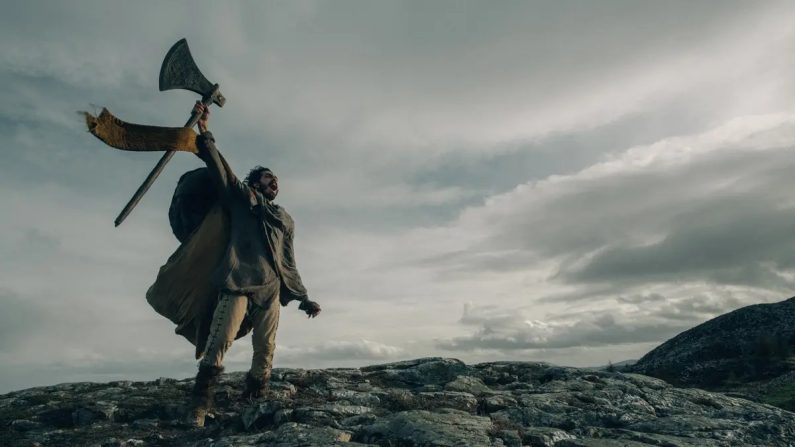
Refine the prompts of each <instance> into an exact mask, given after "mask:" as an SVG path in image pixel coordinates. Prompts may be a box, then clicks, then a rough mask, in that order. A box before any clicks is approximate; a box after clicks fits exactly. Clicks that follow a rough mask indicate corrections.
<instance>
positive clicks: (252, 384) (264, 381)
mask: <svg viewBox="0 0 795 447" xmlns="http://www.w3.org/2000/svg"><path fill="white" fill-rule="evenodd" d="M270 376H271V375H270V372H268V373H267V374H265V375H264V376H262V377H254V376H253V375H252V374H251V371H249V372H247V373H246V387H245V388H244V389H243V394H241V395H240V399H242V400H247V399H259V398H260V397H263V396H265V394H267V392H268V382H270Z"/></svg>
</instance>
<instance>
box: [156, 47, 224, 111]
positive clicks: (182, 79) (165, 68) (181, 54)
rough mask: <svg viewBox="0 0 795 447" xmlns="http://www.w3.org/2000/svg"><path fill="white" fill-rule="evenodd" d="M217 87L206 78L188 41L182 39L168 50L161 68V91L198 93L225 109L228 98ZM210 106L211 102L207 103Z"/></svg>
mask: <svg viewBox="0 0 795 447" xmlns="http://www.w3.org/2000/svg"><path fill="white" fill-rule="evenodd" d="M215 87H216V86H215V85H214V84H212V83H211V82H210V81H208V80H207V78H205V77H204V75H203V74H202V72H201V71H199V67H197V66H196V62H194V61H193V57H192V56H191V55H190V48H188V41H187V40H185V39H181V40H180V41H179V42H177V43H175V44H174V46H172V47H171V49H170V50H168V53H167V54H166V58H165V59H163V65H162V66H161V67H160V91H161V92H162V91H165V90H173V89H178V88H181V89H185V90H190V91H193V92H196V93H198V94H200V95H201V96H202V98H204V99H205V100H206V99H212V102H214V103H215V104H218V107H223V106H224V103H225V102H226V98H224V95H222V94H221V92H219V91H218V89H217V88H215ZM207 103H208V104H209V102H207Z"/></svg>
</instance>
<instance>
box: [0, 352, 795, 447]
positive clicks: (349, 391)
mask: <svg viewBox="0 0 795 447" xmlns="http://www.w3.org/2000/svg"><path fill="white" fill-rule="evenodd" d="M242 381H243V374H242V373H231V374H226V375H224V376H223V378H222V381H221V385H220V386H219V388H218V392H217V395H216V400H217V409H216V412H215V415H214V417H213V418H212V419H209V420H208V426H207V427H206V428H204V429H192V428H188V427H185V426H184V425H182V423H181V420H182V417H183V415H184V412H185V408H184V403H185V398H186V396H187V394H188V390H189V389H190V387H191V385H192V380H191V379H186V380H174V379H160V380H157V381H153V382H112V383H107V384H97V383H73V384H64V385H56V386H49V387H40V388H32V389H28V390H22V391H17V392H13V393H9V394H6V395H2V396H0V423H1V424H2V425H1V427H2V428H0V445H4V446H6V445H8V446H35V445H41V446H83V445H85V446H107V447H110V446H186V447H187V446H194V447H211V446H214V447H221V446H284V447H290V446H360V445H376V446H440V447H441V446H520V445H530V446H555V447H575V446H580V447H612V446H627V447H632V446H635V447H640V446H669V447H676V446H768V447H773V446H791V445H793V442H795V413H790V412H787V411H784V410H781V409H779V408H776V407H772V406H768V405H763V404H758V403H754V402H750V401H747V400H743V399H740V398H736V397H729V396H725V395H722V394H717V393H710V392H706V391H702V390H698V389H679V388H675V387H672V386H671V385H669V384H667V383H666V382H663V381H661V380H658V379H654V378H650V377H646V376H642V375H638V374H624V373H618V372H608V371H596V370H588V369H577V368H564V367H558V366H553V365H549V364H544V363H529V362H496V363H484V364H478V365H472V366H468V365H465V364H463V363H461V362H460V361H458V360H454V359H444V358H426V359H419V360H412V361H405V362H398V363H391V364H385V365H377V366H371V367H365V368H354V369H326V370H302V369H278V370H275V371H274V374H273V382H272V386H271V391H270V396H269V398H268V399H263V400H259V401H255V402H239V401H238V399H237V398H238V395H239V393H240V390H241V389H242Z"/></svg>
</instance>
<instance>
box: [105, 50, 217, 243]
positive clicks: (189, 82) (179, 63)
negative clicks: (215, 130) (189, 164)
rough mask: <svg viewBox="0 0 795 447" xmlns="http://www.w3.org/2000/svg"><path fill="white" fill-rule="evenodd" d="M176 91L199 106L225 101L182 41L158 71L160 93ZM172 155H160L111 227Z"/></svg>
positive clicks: (195, 117)
mask: <svg viewBox="0 0 795 447" xmlns="http://www.w3.org/2000/svg"><path fill="white" fill-rule="evenodd" d="M178 88H181V89H185V90H190V91H192V92H196V93H198V94H199V95H201V97H202V103H203V104H204V105H205V106H209V105H210V104H212V103H215V104H217V105H218V107H223V106H224V103H226V98H224V95H222V94H221V92H220V90H219V88H218V84H212V83H211V82H210V81H208V80H207V78H205V77H204V75H203V74H202V72H201V71H200V70H199V67H197V66H196V62H194V61H193V57H192V56H191V55H190V49H189V48H188V41H186V40H185V39H181V40H180V41H179V42H177V43H175V44H174V45H173V46H172V47H171V49H170V50H168V53H166V58H165V59H163V65H162V66H161V67H160V91H161V92H162V91H166V90H174V89H178ZM199 118H200V114H199V113H196V112H195V111H192V112H191V114H190V118H189V119H188V121H187V122H186V123H185V126H183V127H188V128H190V127H193V126H195V125H196V123H197V122H198V121H199ZM174 152H175V151H171V150H170V151H166V153H165V154H163V156H162V157H161V158H160V161H158V162H157V164H156V165H155V167H154V169H152V172H150V173H149V175H148V176H147V177H146V180H144V182H143V183H142V184H141V186H140V187H138V190H137V191H135V194H133V196H132V198H131V199H130V201H129V202H127V205H125V206H124V209H123V210H122V211H121V213H119V216H118V217H116V220H115V221H114V223H115V224H116V226H117V227H118V226H119V225H121V223H122V222H124V219H125V218H127V216H128V215H129V214H130V212H132V210H133V208H135V205H137V204H138V202H139V201H140V200H141V197H143V195H144V194H146V191H148V190H149V187H151V186H152V183H154V182H155V179H157V177H158V176H159V175H160V173H161V172H163V169H164V168H165V167H166V163H168V161H169V160H171V157H173V156H174Z"/></svg>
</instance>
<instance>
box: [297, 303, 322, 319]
mask: <svg viewBox="0 0 795 447" xmlns="http://www.w3.org/2000/svg"><path fill="white" fill-rule="evenodd" d="M298 309H299V310H303V311H304V312H306V316H307V318H315V317H316V316H317V315H318V314H319V313H320V304H318V303H316V302H314V301H310V300H304V301H301V305H300V306H298Z"/></svg>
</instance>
